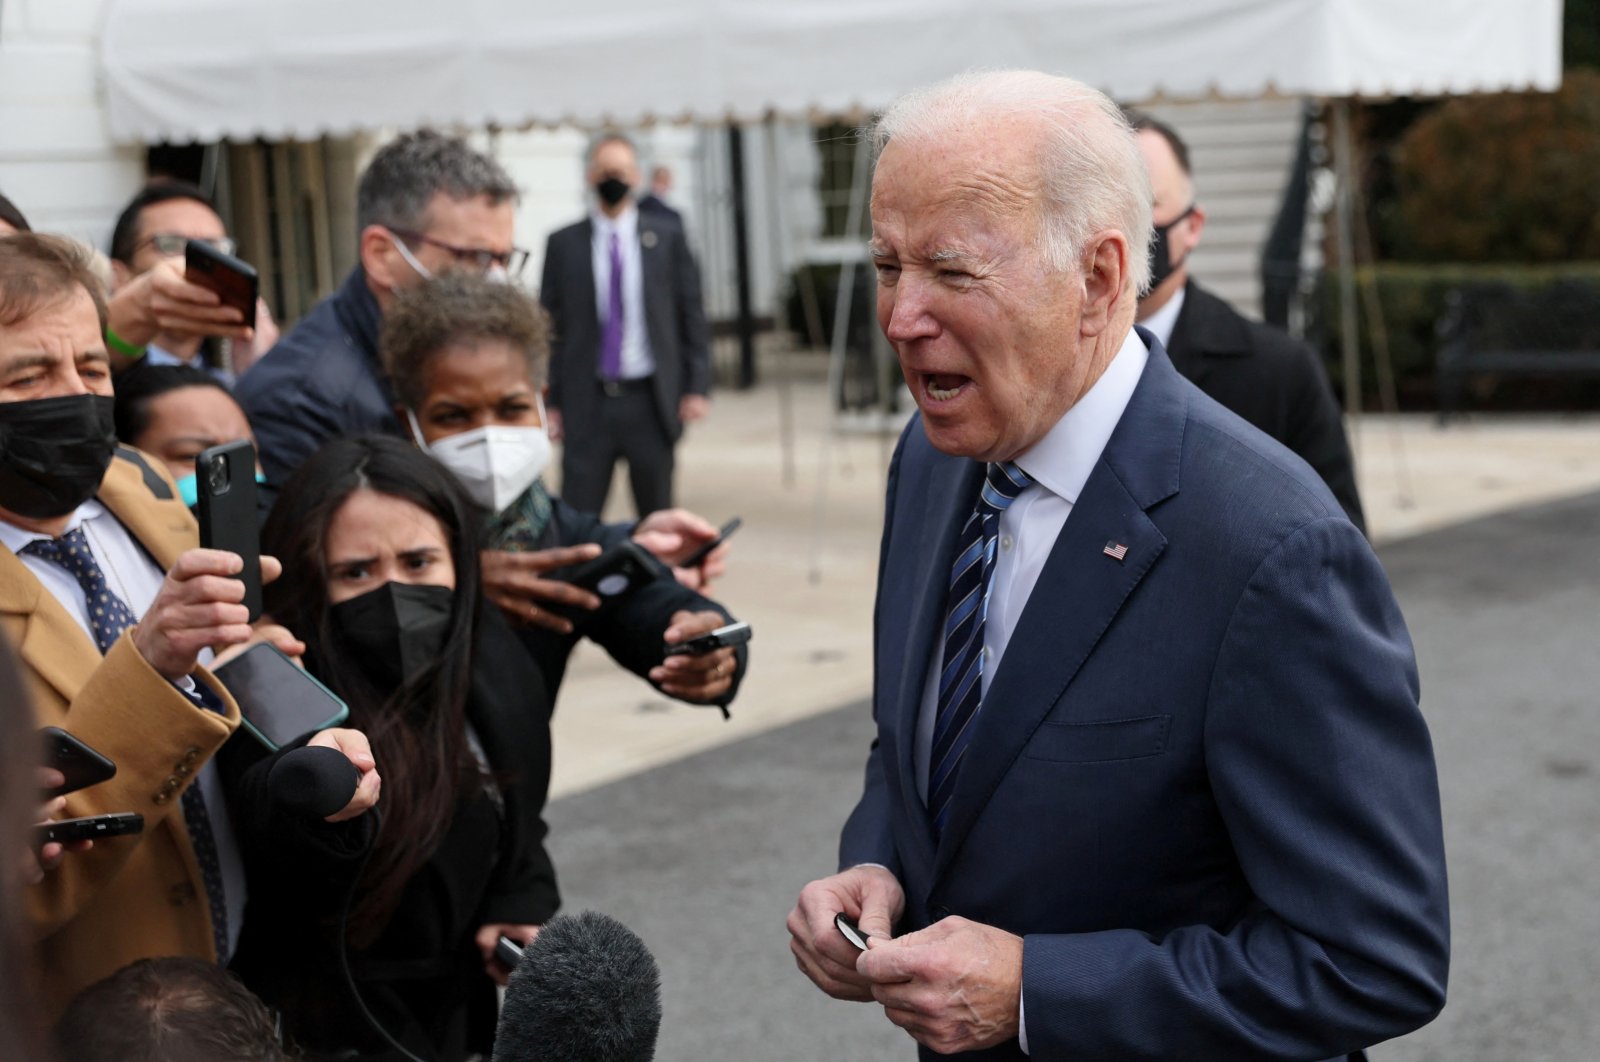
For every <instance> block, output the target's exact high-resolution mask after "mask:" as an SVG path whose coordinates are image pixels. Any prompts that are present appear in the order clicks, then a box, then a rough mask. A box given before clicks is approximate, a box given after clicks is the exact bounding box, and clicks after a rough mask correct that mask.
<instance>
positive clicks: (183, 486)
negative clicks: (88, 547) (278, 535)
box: [112, 365, 272, 520]
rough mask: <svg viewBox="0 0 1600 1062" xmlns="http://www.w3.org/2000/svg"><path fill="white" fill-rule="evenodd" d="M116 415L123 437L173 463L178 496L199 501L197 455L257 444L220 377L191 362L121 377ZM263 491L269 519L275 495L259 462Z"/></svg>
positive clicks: (192, 502)
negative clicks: (245, 443)
mask: <svg viewBox="0 0 1600 1062" xmlns="http://www.w3.org/2000/svg"><path fill="white" fill-rule="evenodd" d="M112 419H113V420H114V421H115V423H116V427H117V439H118V440H119V441H121V442H123V443H126V444H127V445H129V446H132V447H134V448H135V449H138V450H143V451H144V452H145V453H147V454H150V455H151V456H152V457H155V458H157V459H158V460H160V462H161V463H162V464H164V465H166V466H167V471H168V472H171V473H172V478H173V479H174V480H176V481H177V484H178V496H179V497H180V498H182V499H183V504H185V505H187V506H188V507H189V508H190V509H191V510H192V509H194V507H195V506H196V505H197V504H199V500H200V498H199V486H198V483H197V481H196V479H195V471H194V466H195V460H196V459H197V458H198V457H199V456H200V454H201V453H202V452H203V451H205V450H208V449H210V448H211V447H213V446H221V445H222V444H223V443H230V442H237V441H239V440H240V439H245V440H248V441H249V442H250V444H251V445H252V446H254V445H255V441H256V440H255V435H254V434H253V433H252V432H251V431H250V421H249V420H248V419H247V418H246V417H245V415H244V410H243V409H241V408H240V407H239V403H238V402H237V401H236V400H235V399H234V397H233V395H232V393H230V392H229V391H228V389H227V387H225V386H224V385H223V384H222V382H221V381H220V380H218V379H217V378H216V377H215V376H213V375H212V374H210V373H208V372H206V371H205V370H204V369H197V368H194V367H193V366H191V365H139V366H136V367H134V368H132V369H129V370H128V371H127V372H124V373H123V374H122V375H121V376H119V377H117V395H116V405H115V406H114V407H113V409H112ZM256 484H257V497H258V498H259V499H260V501H261V518H262V519H263V520H265V519H266V515H267V510H268V509H269V508H271V501H272V499H271V497H270V495H269V493H268V492H267V491H266V490H265V486H266V477H265V476H263V475H262V474H261V467H260V465H259V464H258V465H257V466H256Z"/></svg>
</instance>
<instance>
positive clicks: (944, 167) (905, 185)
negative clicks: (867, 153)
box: [871, 137, 1044, 230]
mask: <svg viewBox="0 0 1600 1062" xmlns="http://www.w3.org/2000/svg"><path fill="white" fill-rule="evenodd" d="M1043 193H1044V182H1043V177H1042V170H1041V167H1040V164H1039V159H1038V153H1037V148H1036V144H1034V143H1031V142H1022V141H1019V140H1016V139H1011V140H1007V141H1005V142H1001V143H993V142H990V143H984V142H983V141H982V140H981V138H978V137H951V138H948V139H946V138H934V137H919V138H915V139H905V140H893V141H890V142H889V143H888V144H887V145H885V146H884V149H883V152H882V154H881V155H880V156H879V158H878V166H877V170H876V171H875V173H874V175H873V182H872V203H871V211H872V221H873V225H874V228H875V230H876V229H877V228H879V227H882V226H890V227H895V226H904V225H914V224H916V223H917V222H919V221H925V220H929V219H934V218H945V219H952V220H953V219H965V220H967V221H1007V222H1012V221H1015V222H1023V223H1026V222H1031V221H1034V220H1036V219H1037V218H1038V216H1039V212H1040V206H1041V204H1042V202H1043Z"/></svg>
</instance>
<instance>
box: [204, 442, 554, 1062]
mask: <svg viewBox="0 0 1600 1062" xmlns="http://www.w3.org/2000/svg"><path fill="white" fill-rule="evenodd" d="M478 515H479V514H478V513H477V512H476V511H475V509H474V508H473V506H472V504H471V502H470V501H469V500H468V499H467V497H466V495H465V493H464V492H463V491H462V489H461V487H460V486H459V485H458V484H457V483H456V481H455V478H454V477H453V476H451V475H450V474H449V473H448V472H446V471H445V470H444V469H443V468H441V467H440V466H439V464H438V463H437V462H435V461H432V460H430V459H429V458H428V457H427V456H426V455H424V454H422V453H421V452H419V451H418V450H417V449H416V448H415V447H412V446H410V445H409V444H407V443H405V442H403V441H401V440H398V439H394V438H390V437H388V436H378V435H368V436H359V437H356V438H348V439H337V440H334V441H333V442H330V443H329V444H327V445H326V446H324V447H323V448H322V449H321V450H319V451H318V452H317V453H316V454H314V455H313V456H312V457H311V458H310V459H309V460H308V461H306V462H305V463H304V464H303V465H301V466H300V468H299V469H297V470H296V471H295V473H294V474H293V475H292V476H290V478H289V479H288V481H287V482H286V483H285V484H284V489H283V491H282V493H281V495H280V496H279V498H278V500H277V501H276V503H275V504H274V506H273V510H272V513H271V515H270V516H269V517H268V519H267V523H266V526H265V527H264V528H263V529H262V541H263V544H264V546H265V547H266V548H269V549H274V550H277V551H279V552H280V554H281V556H282V557H283V560H284V577H283V578H282V579H281V580H280V581H279V582H277V583H275V584H273V585H272V586H271V587H268V588H267V592H266V596H265V607H266V611H267V612H268V613H270V614H271V615H272V616H273V617H274V618H276V619H277V620H279V621H280V622H283V623H285V624H288V625H292V627H293V628H294V629H295V630H297V631H303V632H304V639H305V644H306V652H305V665H306V669H307V670H308V671H309V672H310V673H311V674H312V675H314V676H315V677H317V678H318V679H320V680H321V681H322V682H323V683H324V684H326V685H327V686H328V687H329V688H330V689H331V690H333V692H334V693H335V694H336V695H338V696H339V697H340V698H341V699H342V700H344V701H345V702H346V703H347V704H348V705H349V707H350V720H351V725H353V726H357V727H360V728H362V729H363V730H364V731H365V732H366V733H367V734H369V735H370V737H371V742H372V752H373V755H374V757H375V758H376V759H377V761H378V762H379V763H380V764H381V765H382V768H383V772H384V773H383V795H382V802H381V804H380V805H379V811H380V812H381V813H382V819H381V825H379V826H378V827H377V832H376V836H375V838H374V837H373V836H372V834H371V832H370V831H371V828H372V823H371V821H370V820H372V819H373V816H370V815H369V816H365V817H364V818H363V819H362V820H353V821H349V822H345V823H340V824H332V825H329V824H322V823H311V822H306V821H305V820H304V819H303V818H300V817H298V816H294V815H291V814H289V813H288V812H286V811H283V810H280V809H279V808H278V807H276V806H275V804H274V802H273V800H272V798H271V793H270V787H269V786H268V784H267V779H266V778H265V777H264V775H265V772H266V766H265V764H257V765H255V766H253V767H251V768H249V770H248V771H246V772H244V774H243V775H242V777H237V778H234V779H231V780H230V781H231V784H232V787H233V788H232V789H231V790H230V803H231V804H232V806H233V807H234V809H235V813H236V815H237V817H238V821H239V823H240V834H241V847H242V850H243V852H244V858H245V869H246V873H247V876H248V879H249V881H250V887H251V896H252V899H251V907H250V910H249V912H248V917H247V918H246V920H245V926H244V932H243V935H242V936H241V938H240V941H239V950H238V954H237V956H236V958H235V960H234V963H233V968H234V970H235V972H237V973H238V974H239V975H240V976H241V977H242V978H243V979H244V981H245V983H246V984H247V985H249V986H250V988H251V989H252V990H253V991H255V992H256V993H257V994H258V995H260V996H261V998H262V999H264V1000H265V1001H266V1002H267V1003H268V1004H269V1005H271V1006H273V1007H276V1008H278V1009H280V1010H281V1011H282V1013H283V1015H284V1021H285V1025H286V1027H287V1030H288V1031H289V1032H290V1033H291V1034H292V1036H293V1037H294V1039H295V1040H296V1041H298V1042H299V1043H300V1044H301V1045H302V1046H303V1047H305V1048H307V1049H308V1050H310V1051H312V1052H313V1053H314V1054H315V1055H316V1057H319V1058H321V1057H338V1058H361V1059H367V1058H384V1059H388V1058H393V1057H395V1056H394V1055H393V1054H391V1053H389V1051H388V1050H387V1049H386V1044H385V1042H384V1040H383V1038H382V1035H381V1034H380V1033H379V1032H378V1031H377V1030H376V1029H374V1028H373V1027H372V1026H371V1025H369V1024H368V1023H367V1022H366V1021H365V1020H364V1019H363V1017H362V1015H361V1008H360V1006H359V1005H358V1003H357V1000H356V999H355V997H354V996H353V995H352V994H351V991H350V989H349V987H348V985H347V983H346V981H345V979H344V977H343V974H342V971H341V966H340V952H341V949H342V948H348V949H349V951H348V954H349V957H350V966H351V975H352V977H353V979H354V981H355V983H356V985H357V986H358V990H359V992H360V996H361V1000H362V1001H364V1003H365V1005H366V1007H367V1008H368V1009H370V1011H371V1012H372V1013H373V1014H374V1015H375V1016H376V1018H377V1019H378V1021H379V1022H380V1023H381V1024H382V1026H383V1028H384V1029H386V1030H387V1031H388V1033H389V1034H390V1035H392V1036H394V1037H396V1038H398V1039H399V1040H400V1041H401V1042H402V1043H404V1044H405V1045H406V1047H407V1048H408V1049H409V1050H410V1051H411V1052H412V1053H413V1054H416V1055H418V1056H419V1057H422V1058H428V1059H435V1060H439V1062H444V1060H457V1059H462V1058H466V1057H468V1056H470V1055H472V1054H473V1053H474V1052H478V1053H482V1054H484V1055H487V1053H488V1051H489V1049H490V1046H491V1043H492V1040H493V1035H494V1026H495V991H494V982H495V981H498V982H500V983H502V984H503V983H504V981H505V976H506V973H507V971H505V970H503V969H501V968H499V967H498V966H496V965H495V964H494V963H493V962H492V954H493V948H494V944H495V941H496V940H497V939H498V938H499V936H500V935H501V934H505V935H506V936H508V937H511V938H512V939H514V940H518V941H524V942H526V941H528V940H530V939H532V937H533V936H534V935H535V934H536V933H537V932H538V928H539V926H540V925H542V924H543V923H544V922H545V921H546V920H547V919H548V918H549V917H550V916H551V915H553V914H554V913H555V911H556V908H557V906H558V905H559V902H560V900H559V896H558V893H557V889H556V880H555V871H554V869H553V868H552V866H551V863H550V858H549V856H548V855H547V854H546V852H545V849H544V843H543V842H544V836H545V826H544V823H543V821H542V819H541V817H540V814H541V811H542V809H543V807H544V801H545V794H546V791H547V788H548V785H549V778H550V735H549V704H550V702H549V698H548V697H547V696H546V695H545V690H544V683H543V679H542V677H541V675H540V673H539V670H538V668H537V666H535V665H534V663H533V662H532V660H531V659H530V658H529V657H528V655H527V654H526V653H525V652H523V651H522V650H521V648H520V647H519V646H518V644H517V642H516V639H515V636H514V635H513V634H512V633H511V631H510V630H509V629H508V628H507V626H506V624H505V623H504V621H503V620H502V619H501V618H500V616H499V613H498V611H497V610H496V609H494V608H493V607H490V606H488V605H487V604H486V603H485V602H484V601H483V596H482V588H481V584H480V582H479V578H478V564H477V544H478V537H479V527H478ZM369 842H370V845H371V848H370V855H368V844H369ZM342 912H347V914H348V923H347V925H341V913H342ZM341 929H345V930H346V931H345V932H344V934H343V937H342V939H341V934H340V930H341Z"/></svg>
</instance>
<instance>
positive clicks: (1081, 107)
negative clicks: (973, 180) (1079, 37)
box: [872, 70, 1153, 293]
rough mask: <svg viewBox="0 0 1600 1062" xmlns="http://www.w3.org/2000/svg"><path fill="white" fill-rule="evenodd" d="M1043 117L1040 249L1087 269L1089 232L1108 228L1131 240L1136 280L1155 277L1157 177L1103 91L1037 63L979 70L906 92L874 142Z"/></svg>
mask: <svg viewBox="0 0 1600 1062" xmlns="http://www.w3.org/2000/svg"><path fill="white" fill-rule="evenodd" d="M1003 116H1018V117H1028V118H1033V119H1037V120H1038V121H1039V122H1040V123H1041V124H1042V126H1043V136H1041V137H1040V156H1039V170H1040V173H1041V175H1042V177H1043V183H1044V187H1043V189H1042V196H1041V198H1042V202H1041V215H1042V223H1041V226H1040V231H1039V250H1040V253H1041V254H1043V256H1044V258H1045V261H1046V262H1047V263H1049V265H1050V266H1051V267H1052V268H1054V269H1057V270H1061V271H1066V270H1071V269H1076V268H1079V266H1080V264H1081V258H1082V255H1083V251H1084V248H1085V246H1086V245H1087V244H1088V241H1089V237H1091V236H1093V235H1094V234H1095V233H1096V232H1100V231H1103V230H1105V229H1115V230H1117V231H1118V232H1121V233H1122V235H1123V236H1125V237H1126V238H1127V241H1128V271H1129V279H1130V280H1131V281H1132V283H1133V285H1134V288H1135V290H1136V291H1138V292H1141V293H1142V292H1144V291H1145V290H1146V288H1148V286H1149V283H1150V236H1151V221H1150V204H1151V201H1152V199H1153V196H1152V194H1151V191H1150V176H1149V174H1148V173H1147V172H1146V170H1145V165H1144V158H1143V156H1141V155H1140V154H1139V146H1138V142H1137V140H1135V138H1134V133H1133V129H1132V127H1130V126H1129V124H1128V119H1127V117H1126V116H1125V115H1124V114H1123V113H1122V110H1121V108H1119V107H1118V106H1117V105H1116V104H1115V103H1113V102H1112V101H1111V100H1110V99H1109V98H1108V97H1107V96H1106V95H1105V94H1104V93H1102V92H1098V91H1096V90H1095V89H1092V88H1090V87H1089V86H1088V85H1085V84H1083V83H1082V82H1081V81H1074V80H1072V79H1071V78H1066V77H1056V76H1054V75H1051V74H1043V73H1039V72H1038V71H1034V70H1001V71H971V72H969V73H965V74H958V75H957V76H955V77H953V78H950V79H949V80H948V81H942V82H940V83H938V84H936V85H930V86H928V87H927V88H921V89H916V90H914V91H911V92H908V93H906V94H905V95H903V96H901V97H900V98H899V99H897V100H895V101H894V103H892V104H890V105H889V109H888V110H886V111H884V113H883V115H882V116H881V117H880V118H879V119H878V120H877V122H876V123H874V125H873V127H872V142H873V147H874V149H875V150H877V151H882V150H883V148H884V145H886V144H887V143H889V141H891V140H901V141H906V140H937V139H939V138H941V137H942V136H945V135H947V134H948V133H950V132H951V131H952V130H954V129H955V128H958V127H961V126H968V125H972V124H980V125H987V124H989V123H991V122H992V121H993V120H994V119H995V118H997V117H1003Z"/></svg>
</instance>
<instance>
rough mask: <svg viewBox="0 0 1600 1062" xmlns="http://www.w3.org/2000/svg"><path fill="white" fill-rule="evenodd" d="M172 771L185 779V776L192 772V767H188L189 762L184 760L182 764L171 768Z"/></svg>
mask: <svg viewBox="0 0 1600 1062" xmlns="http://www.w3.org/2000/svg"><path fill="white" fill-rule="evenodd" d="M172 769H173V770H174V771H175V772H177V773H178V774H179V775H182V776H185V777H187V775H188V774H189V772H190V771H192V770H194V768H193V767H190V766H189V762H188V761H187V760H185V761H184V762H183V763H180V764H178V765H177V766H175V767H173V768H172Z"/></svg>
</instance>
